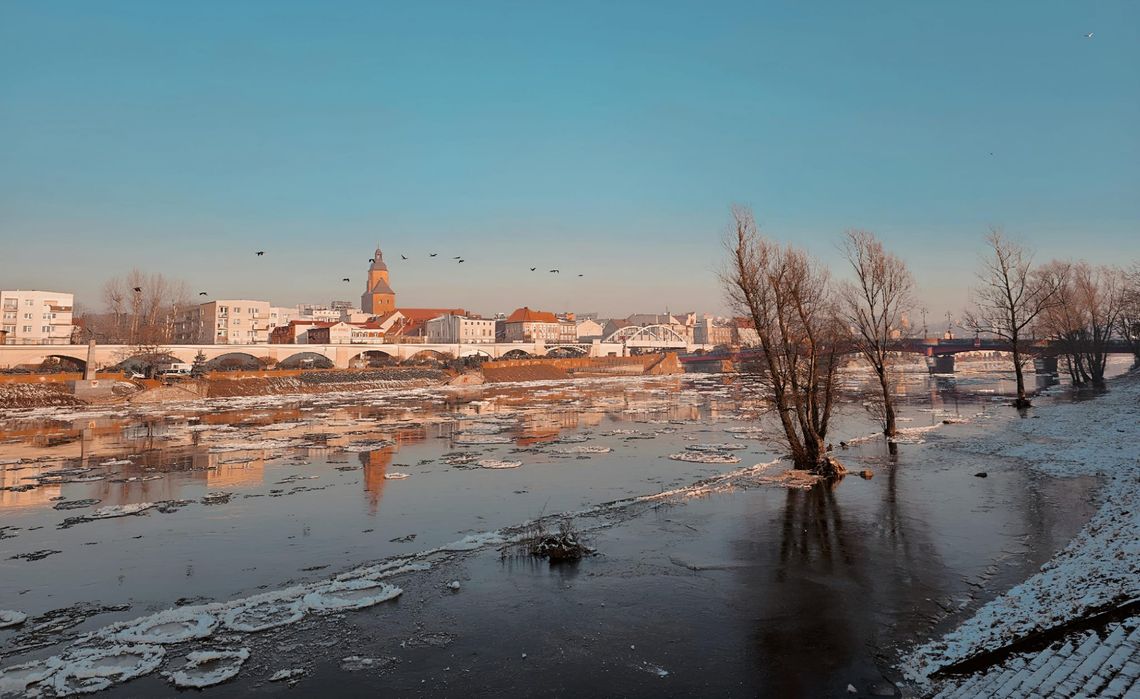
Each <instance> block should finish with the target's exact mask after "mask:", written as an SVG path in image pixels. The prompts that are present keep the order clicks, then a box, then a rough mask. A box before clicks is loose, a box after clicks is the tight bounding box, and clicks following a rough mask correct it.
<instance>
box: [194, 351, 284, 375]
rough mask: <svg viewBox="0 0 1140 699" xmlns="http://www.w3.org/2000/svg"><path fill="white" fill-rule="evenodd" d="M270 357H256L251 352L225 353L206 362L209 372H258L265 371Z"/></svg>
mask: <svg viewBox="0 0 1140 699" xmlns="http://www.w3.org/2000/svg"><path fill="white" fill-rule="evenodd" d="M266 360H269V361H270V362H271V361H272V360H271V359H270V358H268V357H255V356H254V355H252V354H250V353H249V352H224V353H222V354H219V355H217V356H216V357H214V358H213V359H210V360H208V361H207V362H206V369H207V370H209V371H256V370H258V369H264V368H265V366H266V363H267V362H266Z"/></svg>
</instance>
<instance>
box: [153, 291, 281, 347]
mask: <svg viewBox="0 0 1140 699" xmlns="http://www.w3.org/2000/svg"><path fill="white" fill-rule="evenodd" d="M269 308H270V307H269V302H268V301H250V300H248V299H227V300H218V301H210V302H208V303H203V304H201V305H199V306H194V307H192V308H188V309H186V310H185V311H183V312H182V313H181V314H180V315H179V316H178V319H177V320H175V322H174V344H177V345H251V344H259V343H267V342H269V333H270V330H271V328H270V324H269V323H270V313H269Z"/></svg>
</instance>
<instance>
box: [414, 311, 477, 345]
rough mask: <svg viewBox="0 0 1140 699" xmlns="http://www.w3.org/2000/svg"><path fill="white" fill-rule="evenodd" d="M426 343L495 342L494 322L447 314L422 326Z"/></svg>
mask: <svg viewBox="0 0 1140 699" xmlns="http://www.w3.org/2000/svg"><path fill="white" fill-rule="evenodd" d="M424 329H425V333H426V335H427V341H428V342H439V343H443V344H453V343H454V344H480V343H487V342H494V341H495V321H494V320H493V319H490V318H478V317H475V316H460V315H454V314H451V313H447V314H444V315H441V316H439V317H438V318H432V319H431V320H429V321H428V322H427V323H426V324H425V325H424Z"/></svg>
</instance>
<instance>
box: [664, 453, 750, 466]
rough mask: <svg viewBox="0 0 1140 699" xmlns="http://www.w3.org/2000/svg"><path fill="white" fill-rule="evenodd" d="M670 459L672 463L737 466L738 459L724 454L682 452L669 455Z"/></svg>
mask: <svg viewBox="0 0 1140 699" xmlns="http://www.w3.org/2000/svg"><path fill="white" fill-rule="evenodd" d="M669 458H670V459H673V460H674V461H691V462H692V463H696V464H738V463H740V457H738V456H736V455H735V454H726V453H724V452H702V451H683V452H680V453H678V454H670V455H669Z"/></svg>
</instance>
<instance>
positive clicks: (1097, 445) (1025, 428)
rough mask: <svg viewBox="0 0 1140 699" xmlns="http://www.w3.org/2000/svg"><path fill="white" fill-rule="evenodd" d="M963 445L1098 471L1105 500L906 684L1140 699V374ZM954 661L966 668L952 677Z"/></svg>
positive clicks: (917, 658)
mask: <svg viewBox="0 0 1140 699" xmlns="http://www.w3.org/2000/svg"><path fill="white" fill-rule="evenodd" d="M963 448H964V449H966V450H968V451H971V452H973V453H975V454H978V455H980V456H985V457H1000V458H1013V459H1017V460H1019V461H1021V462H1022V463H1023V464H1024V465H1025V468H1026V469H1029V470H1031V471H1034V472H1037V473H1040V474H1044V475H1047V476H1051V477H1066V478H1071V477H1081V476H1095V477H1097V478H1099V479H1101V480H1102V481H1103V483H1104V486H1103V489H1102V490H1101V491H1100V494H1099V499H1100V505H1099V508H1098V510H1097V512H1096V514H1095V515H1094V516H1093V517H1092V519H1091V521H1090V522H1089V523H1088V524H1087V525H1086V526H1085V527H1084V528H1083V529H1082V530H1081V531H1080V533H1079V534H1078V535H1077V536H1076V537H1075V538H1074V539H1073V540H1072V541H1071V542H1070V543H1069V544H1068V545H1067V546H1066V547H1065V548H1064V549H1063V550H1062V551H1060V552H1059V553H1058V554H1057V555H1056V556H1054V557H1053V558H1052V559H1051V560H1050V561H1049V562H1048V563H1046V564H1045V565H1044V566H1043V567H1042V568H1041V570H1040V572H1038V573H1037V574H1036V575H1033V576H1031V577H1030V578H1028V579H1027V580H1025V581H1024V582H1022V583H1021V584H1019V585H1017V586H1015V587H1014V588H1012V589H1011V590H1009V591H1008V592H1006V593H1005V594H1003V595H1001V596H999V597H998V598H996V599H994V600H993V601H992V602H990V603H989V604H987V605H985V606H984V607H982V608H981V609H980V610H978V612H977V613H976V614H975V615H973V616H972V617H970V618H969V619H967V620H966V621H965V622H963V623H962V624H961V625H960V626H958V627H957V628H956V629H954V630H953V631H951V632H950V633H947V634H946V635H945V636H942V637H941V638H938V639H936V640H933V641H931V642H929V643H925V644H923V645H921V646H919V647H917V648H916V649H914V650H913V651H912V652H911V653H910V654H908V656H907V657H906V658H905V659H904V660H903V662H902V665H901V667H902V669H903V671H904V673H905V675H906V676H907V678H908V679H909V680H911V681H912V682H914V683H915V685H916V687H917V688H918V690H919V691H920V692H922V693H924V694H928V695H937V696H941V697H951V696H955V697H957V696H962V697H969V696H982V695H985V696H1027V695H1030V694H1035V695H1040V696H1066V697H1067V696H1074V695H1077V694H1080V695H1083V696H1103V697H1121V696H1126V695H1128V696H1132V694H1128V693H1129V692H1132V693H1140V684H1138V682H1140V679H1138V678H1140V637H1138V636H1137V635H1136V633H1135V631H1136V629H1137V628H1138V627H1140V615H1137V613H1136V611H1135V609H1132V608H1131V607H1128V606H1126V605H1127V604H1128V603H1129V602H1132V601H1134V600H1136V599H1138V598H1140V535H1138V534H1137V532H1140V456H1138V455H1140V376H1138V375H1137V374H1136V373H1133V374H1130V375H1127V376H1124V377H1121V378H1119V379H1117V380H1115V381H1112V382H1111V384H1110V388H1109V391H1108V392H1107V393H1106V394H1104V395H1100V396H1097V397H1095V398H1091V399H1089V400H1081V401H1078V402H1070V403H1059V404H1056V405H1050V406H1047V407H1044V408H1037V409H1034V410H1033V411H1032V412H1031V416H1030V419H1026V420H1021V421H1018V422H1016V423H1013V425H1011V428H1010V432H1009V433H1006V434H994V435H986V436H983V437H979V438H977V439H975V440H972V441H971V442H969V443H967V444H964V445H963ZM1122 608H1123V611H1121V612H1120V613H1117V614H1115V615H1111V614H1110V615H1109V616H1107V617H1104V618H1101V617H1098V616H1097V615H1098V614H1101V613H1105V612H1111V611H1113V610H1121V609H1122ZM1130 609H1131V611H1129V610H1130ZM1098 634H1103V638H1102V636H1101V635H1098ZM1035 641H1036V642H1035ZM955 665H959V666H962V667H963V669H964V671H963V672H959V673H953V674H948V673H947V672H945V670H946V669H947V668H951V669H953V668H954V666H955Z"/></svg>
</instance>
